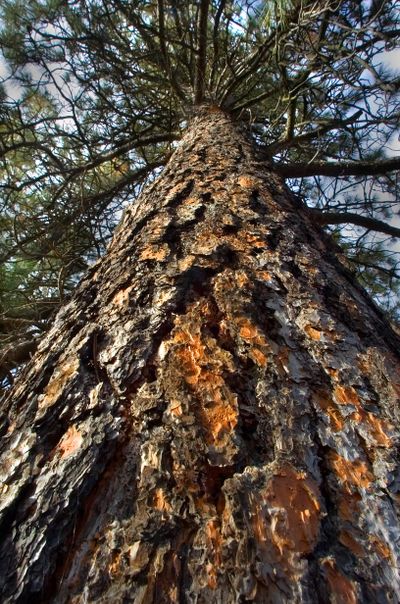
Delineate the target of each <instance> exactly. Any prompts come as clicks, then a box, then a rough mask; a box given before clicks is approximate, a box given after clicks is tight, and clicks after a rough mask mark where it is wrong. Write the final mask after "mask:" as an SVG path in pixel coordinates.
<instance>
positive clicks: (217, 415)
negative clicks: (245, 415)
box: [201, 377, 238, 443]
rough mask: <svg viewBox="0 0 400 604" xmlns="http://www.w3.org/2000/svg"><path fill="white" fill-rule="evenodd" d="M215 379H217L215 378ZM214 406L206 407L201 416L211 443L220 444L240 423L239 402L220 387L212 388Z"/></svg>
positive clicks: (203, 408)
mask: <svg viewBox="0 0 400 604" xmlns="http://www.w3.org/2000/svg"><path fill="white" fill-rule="evenodd" d="M214 379H215V377H214ZM210 390H211V392H210V394H211V396H212V399H213V400H212V404H211V405H210V406H208V405H204V406H203V407H202V409H201V416H202V418H203V422H204V425H205V427H206V429H207V432H208V434H209V436H210V437H211V438H209V439H208V440H209V442H214V443H218V441H220V440H221V439H223V435H224V434H226V433H230V432H232V431H233V430H234V429H235V427H236V425H237V422H238V408H237V400H236V397H235V396H234V395H232V394H231V393H230V392H225V393H223V392H222V391H221V388H220V385H217V386H216V387H215V388H210Z"/></svg>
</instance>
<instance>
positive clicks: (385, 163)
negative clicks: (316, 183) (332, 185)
mask: <svg viewBox="0 0 400 604" xmlns="http://www.w3.org/2000/svg"><path fill="white" fill-rule="evenodd" d="M399 169H400V157H391V158H390V159H384V160H381V161H353V162H340V163H333V162H332V163H330V162H323V161H316V162H311V163H306V162H298V163H294V164H276V165H275V170H276V172H278V173H279V174H280V175H281V176H283V177H284V178H302V177H306V176H375V175H377V174H386V173H387V172H393V171H394V170H399Z"/></svg>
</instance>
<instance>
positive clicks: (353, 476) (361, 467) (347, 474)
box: [328, 451, 374, 492]
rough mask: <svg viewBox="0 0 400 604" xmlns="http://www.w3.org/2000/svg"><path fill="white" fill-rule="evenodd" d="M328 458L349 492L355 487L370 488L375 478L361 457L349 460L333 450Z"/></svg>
mask: <svg viewBox="0 0 400 604" xmlns="http://www.w3.org/2000/svg"><path fill="white" fill-rule="evenodd" d="M328 460H329V463H330V465H331V467H332V470H333V472H334V473H335V474H336V476H337V477H338V478H339V480H340V482H341V483H342V484H343V487H344V490H346V491H348V492H351V491H352V490H353V488H354V487H358V488H368V487H369V486H370V485H371V482H372V481H373V479H374V477H373V475H372V473H371V472H370V471H369V470H368V467H367V464H366V463H365V461H361V459H356V460H355V461H349V460H347V459H345V458H344V457H342V456H341V455H339V454H338V453H337V452H336V451H331V452H330V453H329V455H328Z"/></svg>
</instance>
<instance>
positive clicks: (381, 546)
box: [369, 535, 392, 559]
mask: <svg viewBox="0 0 400 604" xmlns="http://www.w3.org/2000/svg"><path fill="white" fill-rule="evenodd" d="M369 541H370V543H371V545H372V547H373V548H374V550H375V551H376V553H377V554H378V555H379V556H380V557H381V558H385V559H388V558H390V559H391V558H392V552H391V550H390V547H389V546H388V544H387V543H385V541H382V539H379V537H377V536H376V535H369Z"/></svg>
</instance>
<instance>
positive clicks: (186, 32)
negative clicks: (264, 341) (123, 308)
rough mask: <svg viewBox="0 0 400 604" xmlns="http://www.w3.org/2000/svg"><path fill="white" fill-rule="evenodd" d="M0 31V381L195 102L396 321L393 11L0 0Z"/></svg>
mask: <svg viewBox="0 0 400 604" xmlns="http://www.w3.org/2000/svg"><path fill="white" fill-rule="evenodd" d="M0 19H1V32H0V47H1V52H2V54H1V57H0V70H1V73H2V83H1V88H0V129H1V139H0V158H1V164H0V180H1V197H0V203H1V217H0V244H1V247H0V346H1V347H2V352H1V351H0V380H2V383H3V385H7V384H8V383H9V382H11V381H12V373H13V367H14V366H17V365H18V364H19V363H21V362H24V361H25V360H26V359H27V358H28V357H29V354H30V353H31V352H32V351H33V350H34V348H35V346H36V341H37V338H38V337H39V336H40V335H41V334H42V332H43V331H45V330H46V329H47V326H48V322H49V318H50V317H51V316H52V314H53V313H54V311H55V309H57V308H58V307H59V306H60V304H62V303H63V301H64V300H65V299H66V298H68V296H69V295H70V293H71V292H72V290H73V288H74V286H75V285H76V283H77V281H78V279H79V277H80V275H81V274H82V272H83V271H84V269H85V267H86V266H87V265H88V264H89V263H91V262H93V261H94V260H95V259H96V258H97V257H99V256H100V255H101V254H102V253H103V251H104V249H105V246H106V244H107V241H108V240H109V238H110V236H111V234H112V231H113V229H114V227H115V225H116V224H117V223H118V222H119V220H120V217H121V212H122V211H123V209H124V207H125V206H126V204H127V203H128V202H132V201H134V200H135V199H136V198H137V197H138V195H139V193H140V191H141V190H142V188H143V187H144V186H145V185H146V183H148V182H151V181H152V180H153V179H154V178H155V177H156V176H157V174H159V172H160V170H161V169H162V167H163V166H165V165H166V163H167V162H168V159H169V157H170V155H171V152H172V151H173V149H174V148H175V147H176V145H177V144H178V142H179V139H180V137H181V134H182V132H183V131H184V130H185V128H186V126H187V124H188V121H189V120H190V118H191V116H192V115H193V112H195V110H196V106H198V105H201V104H204V103H208V104H214V105H217V106H219V107H221V108H222V109H224V110H225V111H227V112H229V113H230V114H231V115H232V117H233V118H234V119H236V120H237V121H238V122H241V123H242V124H243V127H244V128H246V129H247V130H248V132H249V133H250V134H251V135H252V137H253V139H254V141H255V144H256V146H257V149H258V153H259V154H260V158H262V159H263V161H265V165H266V169H267V168H268V166H269V165H272V167H273V168H274V169H275V170H276V171H277V172H278V173H280V174H281V175H282V177H283V178H285V179H286V180H287V183H288V185H289V186H290V187H291V189H292V190H293V192H294V194H295V195H297V196H298V197H299V199H300V201H301V203H304V204H306V205H307V206H308V207H309V212H310V216H311V218H312V219H313V220H314V221H315V222H317V223H319V224H321V225H323V226H326V228H328V229H329V230H330V231H331V232H332V234H333V238H334V240H336V241H338V242H339V243H340V244H341V246H342V249H343V251H344V252H345V254H346V257H347V263H348V266H349V267H350V268H351V270H353V271H354V273H355V275H356V276H357V277H358V278H359V280H360V281H361V283H362V284H363V285H364V286H366V287H367V289H369V291H370V292H371V293H372V294H373V295H375V298H376V299H377V300H378V301H380V302H381V304H382V305H383V306H384V307H385V308H386V310H388V311H390V313H391V314H392V316H393V317H394V318H396V317H398V316H399V301H398V292H399V280H400V258H399V251H398V250H399V242H398V239H397V243H396V238H398V237H399V236H400V224H399V220H398V215H399V209H398V199H399V194H398V191H399V184H400V183H399V171H398V170H399V167H400V156H396V155H395V154H394V153H393V150H392V147H393V146H394V145H395V144H396V137H397V135H398V123H399V113H400V98H399V89H400V77H399V72H396V70H394V69H392V68H390V67H389V66H388V64H387V61H385V58H386V57H387V56H390V55H389V54H388V52H390V53H393V52H395V51H396V49H398V48H399V47H400V42H399V22H400V11H399V3H398V2H396V0H364V1H362V2H360V1H359V0H302V1H300V0H268V1H266V2H265V1H261V0H237V1H235V0H197V1H195V0H193V1H187V2H178V1H177V0H70V1H68V0H28V1H27V2H21V0H5V1H4V2H3V4H2V8H1V9H0ZM396 216H397V222H396ZM396 246H397V247H396Z"/></svg>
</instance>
